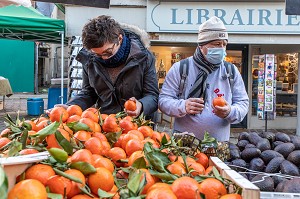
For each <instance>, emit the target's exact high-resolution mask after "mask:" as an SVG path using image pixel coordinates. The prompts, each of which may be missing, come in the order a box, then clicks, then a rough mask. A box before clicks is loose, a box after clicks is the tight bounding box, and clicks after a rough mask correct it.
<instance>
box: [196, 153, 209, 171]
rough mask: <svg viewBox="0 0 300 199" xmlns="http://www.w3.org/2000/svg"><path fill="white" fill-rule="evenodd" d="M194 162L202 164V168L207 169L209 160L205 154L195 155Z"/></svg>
mask: <svg viewBox="0 0 300 199" xmlns="http://www.w3.org/2000/svg"><path fill="white" fill-rule="evenodd" d="M195 158H196V162H198V163H200V164H202V166H203V167H204V168H205V169H206V168H207V167H208V163H209V159H208V157H207V155H206V154H205V153H201V152H200V153H197V154H196V155H195Z"/></svg>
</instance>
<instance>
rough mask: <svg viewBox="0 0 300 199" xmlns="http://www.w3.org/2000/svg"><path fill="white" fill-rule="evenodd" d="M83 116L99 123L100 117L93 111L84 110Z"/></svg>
mask: <svg viewBox="0 0 300 199" xmlns="http://www.w3.org/2000/svg"><path fill="white" fill-rule="evenodd" d="M81 118H90V119H91V120H93V121H94V122H96V123H98V122H99V117H98V115H96V114H95V113H93V112H92V111H88V110H85V111H83V112H82V115H81Z"/></svg>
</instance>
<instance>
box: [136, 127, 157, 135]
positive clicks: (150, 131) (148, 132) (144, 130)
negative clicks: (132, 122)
mask: <svg viewBox="0 0 300 199" xmlns="http://www.w3.org/2000/svg"><path fill="white" fill-rule="evenodd" d="M138 130H139V131H140V132H142V134H143V135H144V137H145V138H146V137H150V138H151V137H152V135H153V129H152V128H151V127H150V126H140V127H139V128H138Z"/></svg>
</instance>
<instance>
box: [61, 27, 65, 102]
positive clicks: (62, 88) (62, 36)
mask: <svg viewBox="0 0 300 199" xmlns="http://www.w3.org/2000/svg"><path fill="white" fill-rule="evenodd" d="M64 37H65V33H64V32H61V58H60V59H61V88H60V89H61V90H60V97H61V104H63V103H64Z"/></svg>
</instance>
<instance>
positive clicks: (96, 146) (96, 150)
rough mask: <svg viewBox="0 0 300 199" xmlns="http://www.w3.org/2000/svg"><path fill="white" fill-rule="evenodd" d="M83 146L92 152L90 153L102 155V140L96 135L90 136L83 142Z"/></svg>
mask: <svg viewBox="0 0 300 199" xmlns="http://www.w3.org/2000/svg"><path fill="white" fill-rule="evenodd" d="M84 147H85V148H86V149H87V150H89V151H90V152H92V154H98V155H103V154H102V150H103V145H102V142H101V140H100V139H99V138H97V137H91V138H89V139H88V140H87V141H86V142H85V143H84Z"/></svg>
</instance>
